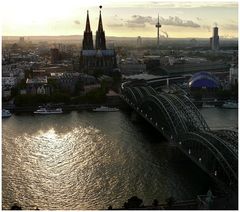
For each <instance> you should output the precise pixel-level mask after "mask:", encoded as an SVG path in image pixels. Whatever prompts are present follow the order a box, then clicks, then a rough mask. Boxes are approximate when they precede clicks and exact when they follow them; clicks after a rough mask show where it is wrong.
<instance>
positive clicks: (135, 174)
mask: <svg viewBox="0 0 240 212" xmlns="http://www.w3.org/2000/svg"><path fill="white" fill-rule="evenodd" d="M201 112H202V114H203V116H204V118H205V119H206V120H207V122H208V124H209V125H210V127H213V128H215V129H220V128H228V129H229V128H236V127H237V124H238V123H237V110H226V109H225V110H224V109H217V108H209V109H201ZM2 133H3V137H2V138H3V139H2V207H3V209H9V208H10V207H11V206H12V205H13V204H14V203H17V204H18V205H20V206H21V207H22V208H23V209H34V208H35V207H38V208H39V209H43V210H44V209H49V210H50V209H62V210H66V209H72V210H73V209H107V208H108V206H109V205H112V206H113V208H116V207H121V206H123V204H124V202H125V201H127V199H129V198H130V197H132V196H134V195H137V196H138V197H139V198H141V199H143V202H144V204H145V205H148V204H151V203H152V201H153V199H158V200H159V201H160V202H164V201H165V199H166V198H168V197H170V196H173V197H174V198H175V199H177V200H186V199H191V198H195V197H196V195H197V194H205V193H206V192H207V190H208V188H209V185H210V180H209V179H208V177H207V176H206V175H205V174H204V173H203V172H202V171H201V170H199V168H198V167H196V166H195V165H194V164H193V163H192V162H191V161H189V160H188V159H187V158H185V156H183V155H181V154H175V150H174V147H173V146H172V145H171V144H169V143H168V142H166V141H165V140H164V139H163V138H162V137H160V136H158V133H156V131H155V130H154V129H152V128H151V127H149V126H148V127H146V124H145V123H144V122H143V121H132V119H131V116H130V115H129V114H127V113H124V112H121V111H120V112H115V113H93V112H76V111H73V112H71V113H68V114H61V115H50V116H36V115H34V116H33V115H23V114H22V115H13V116H12V117H11V118H8V119H4V120H2Z"/></svg>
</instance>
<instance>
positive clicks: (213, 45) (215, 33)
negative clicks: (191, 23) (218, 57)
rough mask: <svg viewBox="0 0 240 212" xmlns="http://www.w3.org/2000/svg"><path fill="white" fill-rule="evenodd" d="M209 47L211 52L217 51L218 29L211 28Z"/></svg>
mask: <svg viewBox="0 0 240 212" xmlns="http://www.w3.org/2000/svg"><path fill="white" fill-rule="evenodd" d="M210 47H211V49H212V50H218V49H219V36H218V27H214V28H213V36H212V37H211V38H210Z"/></svg>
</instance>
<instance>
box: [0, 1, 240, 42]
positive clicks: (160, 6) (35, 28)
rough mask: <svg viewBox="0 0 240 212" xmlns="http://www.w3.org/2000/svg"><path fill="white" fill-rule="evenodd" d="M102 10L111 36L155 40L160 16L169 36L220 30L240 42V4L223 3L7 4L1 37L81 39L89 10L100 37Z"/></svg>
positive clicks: (4, 3)
mask: <svg viewBox="0 0 240 212" xmlns="http://www.w3.org/2000/svg"><path fill="white" fill-rule="evenodd" d="M99 5H102V6H103V9H102V18H103V26H104V30H105V34H106V35H107V36H124V37H136V36H142V37H155V36H156V28H155V24H156V22H157V16H158V14H159V17H160V23H161V24H162V28H161V31H162V32H161V35H164V36H166V35H167V34H168V36H169V37H203V38H209V37H211V35H212V27H213V26H215V25H218V27H219V34H220V36H224V37H237V36H238V4H237V1H219V0H218V1H216V0H215V1H176V0H175V1H171V0H168V1H163V0H162V1H160V0H135V1H133V0H118V1H114V0H99V1H97V0H65V1H62V0H61V1H60V0H2V2H1V16H2V18H1V20H2V35H17V36H21V35H23V36H30V35H81V34H83V31H84V28H85V22H86V10H89V15H90V23H91V29H92V31H93V34H94V35H95V33H96V29H97V24H98V16H99V7H98V6H99Z"/></svg>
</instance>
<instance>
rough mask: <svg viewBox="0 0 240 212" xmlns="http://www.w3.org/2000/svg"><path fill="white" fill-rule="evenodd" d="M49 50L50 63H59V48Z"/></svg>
mask: <svg viewBox="0 0 240 212" xmlns="http://www.w3.org/2000/svg"><path fill="white" fill-rule="evenodd" d="M50 51H51V63H52V64H55V63H59V61H60V60H61V54H60V52H59V50H58V49H57V48H52V49H51V50H50Z"/></svg>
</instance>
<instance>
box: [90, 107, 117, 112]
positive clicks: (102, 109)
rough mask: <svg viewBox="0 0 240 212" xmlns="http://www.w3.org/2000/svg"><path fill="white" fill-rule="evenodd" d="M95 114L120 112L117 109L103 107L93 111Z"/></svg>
mask: <svg viewBox="0 0 240 212" xmlns="http://www.w3.org/2000/svg"><path fill="white" fill-rule="evenodd" d="M93 111H94V112H116V111H119V109H118V108H115V107H105V106H101V107H97V108H95V109H93Z"/></svg>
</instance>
